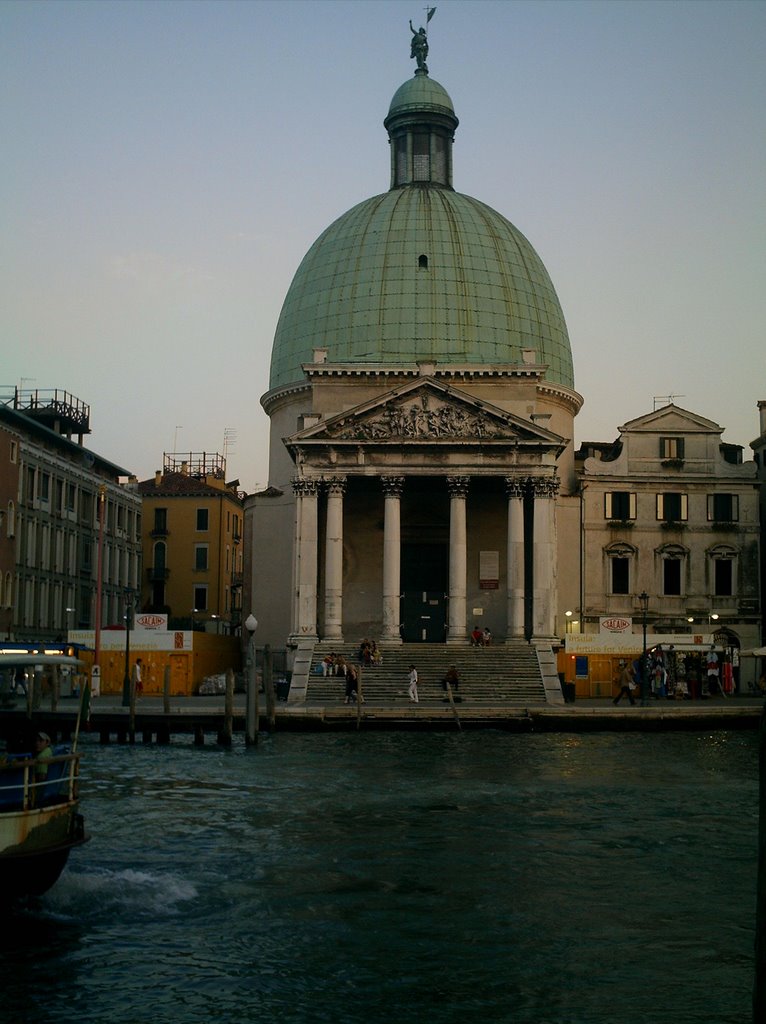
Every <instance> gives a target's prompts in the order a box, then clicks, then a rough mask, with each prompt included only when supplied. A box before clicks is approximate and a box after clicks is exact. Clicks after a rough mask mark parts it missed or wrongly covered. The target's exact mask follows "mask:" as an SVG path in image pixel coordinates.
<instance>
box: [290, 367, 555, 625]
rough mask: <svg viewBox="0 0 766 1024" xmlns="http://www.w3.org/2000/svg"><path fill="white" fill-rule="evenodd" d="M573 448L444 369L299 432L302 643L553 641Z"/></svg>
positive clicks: (296, 489)
mask: <svg viewBox="0 0 766 1024" xmlns="http://www.w3.org/2000/svg"><path fill="white" fill-rule="evenodd" d="M565 443H566V442H565V440H564V439H563V438H561V437H559V436H557V435H555V434H553V433H552V432H551V431H549V430H547V429H545V428H542V427H540V426H538V425H536V424H535V423H533V422H531V421H529V420H522V419H521V418H519V417H517V416H515V415H513V414H510V413H508V412H506V411H504V410H502V409H499V408H497V407H494V406H492V405H491V404H489V403H487V402H486V401H482V400H478V399H476V398H473V397H472V396H471V395H470V394H468V393H466V392H463V391H461V390H460V389H458V388H455V387H452V386H450V385H446V384H443V383H441V382H439V381H438V380H436V379H435V378H434V377H432V376H425V377H418V378H415V379H414V380H413V381H411V382H409V384H407V385H404V386H402V387H399V388H397V389H395V390H394V391H389V392H387V393H385V394H383V395H381V396H379V397H378V398H376V399H374V400H373V401H370V402H366V403H362V404H361V405H359V406H357V407H354V408H352V409H350V410H348V411H346V412H344V413H342V414H340V415H337V416H334V417H330V418H328V419H327V420H326V421H321V422H319V423H314V424H312V425H310V426H309V427H306V428H304V429H303V430H302V431H298V432H297V433H296V434H294V435H293V436H292V437H290V438H287V439H286V440H285V444H286V446H287V449H288V451H289V452H290V454H291V455H292V457H293V460H294V462H295V466H296V470H297V472H296V475H295V476H294V477H293V480H292V489H293V493H294V498H295V503H296V516H295V535H294V541H293V550H294V551H295V552H296V565H295V584H296V585H295V601H294V606H293V613H294V620H293V628H292V631H291V635H292V637H293V639H327V640H335V641H337V642H339V643H340V642H342V641H344V640H356V639H358V638H360V637H361V636H362V635H366V634H370V635H372V636H375V637H376V638H378V639H379V641H380V642H381V643H382V644H387V645H392V644H400V643H401V642H402V640H403V639H406V640H409V641H411V642H419V641H426V640H427V641H429V642H446V643H447V644H461V643H465V642H466V641H467V638H468V635H469V633H470V631H471V628H472V625H473V621H472V620H473V618H474V617H476V615H477V614H479V610H480V613H481V616H482V626H483V625H490V628H491V631H492V633H493V634H494V635H495V636H496V638H497V639H498V640H501V639H505V638H520V637H526V638H527V639H529V638H533V639H539V640H549V639H550V638H551V637H553V636H554V635H555V627H556V623H555V612H556V574H555V561H556V559H555V538H556V516H555V500H556V495H557V492H558V489H559V477H558V475H557V458H558V456H559V455H560V453H561V451H562V450H563V449H564V447H565ZM482 561H483V563H484V565H485V569H484V572H485V573H487V574H488V575H487V578H482V570H481V564H482ZM487 565H489V566H494V568H490V569H489V570H487V569H486V566H487Z"/></svg>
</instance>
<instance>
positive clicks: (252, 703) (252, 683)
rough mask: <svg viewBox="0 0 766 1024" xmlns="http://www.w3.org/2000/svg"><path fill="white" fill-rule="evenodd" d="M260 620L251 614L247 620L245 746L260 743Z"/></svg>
mask: <svg viewBox="0 0 766 1024" xmlns="http://www.w3.org/2000/svg"><path fill="white" fill-rule="evenodd" d="M257 628H258V620H257V619H256V617H255V616H254V615H253V613H252V612H251V613H250V614H249V615H248V617H247V618H246V619H245V629H246V630H247V632H248V636H249V639H248V641H247V711H246V715H245V745H246V746H254V745H255V744H256V743H257V742H258V681H257V678H256V674H255V631H256V629H257Z"/></svg>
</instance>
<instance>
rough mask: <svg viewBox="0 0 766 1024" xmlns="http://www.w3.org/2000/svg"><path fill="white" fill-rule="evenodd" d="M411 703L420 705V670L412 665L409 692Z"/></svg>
mask: <svg viewBox="0 0 766 1024" xmlns="http://www.w3.org/2000/svg"><path fill="white" fill-rule="evenodd" d="M408 693H409V697H410V700H411V701H414V702H415V703H416V704H417V703H418V670H417V669H416V668H415V666H414V665H410V688H409V690H408Z"/></svg>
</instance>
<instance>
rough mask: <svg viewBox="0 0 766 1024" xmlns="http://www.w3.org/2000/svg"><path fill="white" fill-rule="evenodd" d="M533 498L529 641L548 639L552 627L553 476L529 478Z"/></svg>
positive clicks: (554, 594) (554, 597)
mask: <svg viewBox="0 0 766 1024" xmlns="http://www.w3.org/2000/svg"><path fill="white" fill-rule="evenodd" d="M530 486H531V488H532V493H533V494H534V498H535V511H534V528H533V543H532V548H533V553H532V566H533V568H532V572H533V590H532V594H533V602H534V604H533V613H532V624H533V638H534V639H538V640H551V639H552V638H553V636H554V628H555V625H556V622H555V615H556V605H557V603H558V600H557V597H558V582H557V579H556V494H557V493H558V489H559V481H558V480H557V478H556V477H553V476H551V477H533V478H531V479H530Z"/></svg>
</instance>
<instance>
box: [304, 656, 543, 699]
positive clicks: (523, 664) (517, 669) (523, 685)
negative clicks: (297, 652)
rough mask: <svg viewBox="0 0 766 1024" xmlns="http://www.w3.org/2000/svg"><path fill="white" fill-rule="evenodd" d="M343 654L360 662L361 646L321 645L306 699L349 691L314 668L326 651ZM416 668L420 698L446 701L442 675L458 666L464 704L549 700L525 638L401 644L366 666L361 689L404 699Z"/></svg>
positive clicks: (340, 680)
mask: <svg viewBox="0 0 766 1024" xmlns="http://www.w3.org/2000/svg"><path fill="white" fill-rule="evenodd" d="M331 652H333V653H335V654H336V655H342V656H343V657H344V659H345V660H346V661H347V662H349V663H350V664H353V665H354V666H358V655H359V646H358V645H357V644H333V643H331V642H329V641H322V642H320V643H318V644H317V645H316V646H315V648H314V652H313V657H312V665H311V674H310V676H309V681H308V689H307V692H306V700H307V701H308V702H336V701H338V700H342V699H343V698H344V694H345V680H344V678H343V677H342V676H323V675H318V674H317V673H316V666H317V665H321V663H322V659H323V658H324V657H325V655H326V654H328V653H331ZM412 664H414V665H415V666H416V667H417V670H418V696H419V698H420V700H421V701H428V702H433V701H438V702H440V703H441V702H443V701H444V700H445V692H444V688H443V686H442V679H443V678H444V675H445V673H446V671H447V669H448V668H449V667H450V665H455V666H456V667H457V669H458V672H459V674H460V687H459V691H458V694H459V696H460V697H461V700H462V701H463V702H470V703H493V704H498V703H502V704H506V703H508V704H522V705H523V704H529V703H539V702H544V701H545V699H546V698H545V687H544V685H543V680H542V676H541V673H540V666H539V662H538V658H537V652H536V650H535V648H534V647H532V646H531V645H530V644H527V643H525V642H524V641H512V642H511V643H508V644H505V643H503V644H495V645H492V646H490V647H483V648H476V647H472V646H471V645H470V644H465V645H460V646H458V645H455V646H453V645H450V646H447V645H445V644H402V645H397V646H396V647H386V648H383V649H382V663H381V664H379V665H373V666H364V667H362V693H363V695H364V697H365V699H366V700H367V701H371V702H383V703H401V702H402V700H406V699H407V689H408V685H409V682H408V678H407V677H408V674H409V666H410V665H412Z"/></svg>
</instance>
